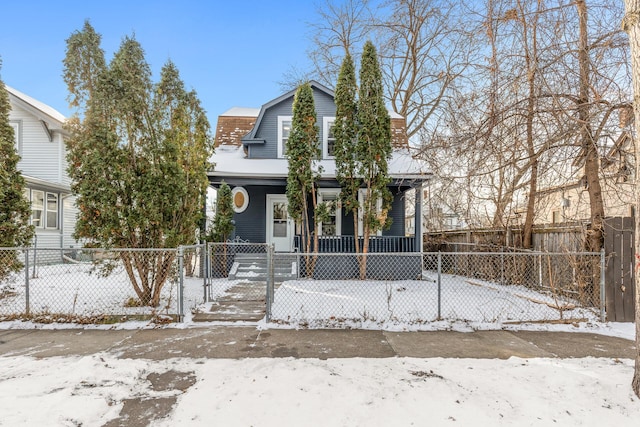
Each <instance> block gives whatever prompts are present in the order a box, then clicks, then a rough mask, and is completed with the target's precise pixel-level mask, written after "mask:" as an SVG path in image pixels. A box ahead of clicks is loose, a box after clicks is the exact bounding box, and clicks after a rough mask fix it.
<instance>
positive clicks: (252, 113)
mask: <svg viewBox="0 0 640 427" xmlns="http://www.w3.org/2000/svg"><path fill="white" fill-rule="evenodd" d="M259 112H260V109H259V108H240V107H234V108H231V109H230V110H228V111H226V112H224V113H223V114H221V115H220V116H219V117H218V124H217V125H216V136H215V145H216V147H217V146H220V145H238V146H239V145H241V144H242V137H243V136H244V135H246V134H248V133H249V132H250V131H251V129H252V128H253V125H255V124H256V119H257V118H258V113H259Z"/></svg>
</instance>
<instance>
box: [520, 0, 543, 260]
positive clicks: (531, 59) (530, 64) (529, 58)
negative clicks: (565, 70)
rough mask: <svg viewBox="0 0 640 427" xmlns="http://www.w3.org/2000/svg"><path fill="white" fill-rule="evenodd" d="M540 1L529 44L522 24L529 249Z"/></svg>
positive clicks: (527, 244) (528, 241)
mask: <svg viewBox="0 0 640 427" xmlns="http://www.w3.org/2000/svg"><path fill="white" fill-rule="evenodd" d="M540 7H541V5H540V2H538V11H537V12H536V15H535V17H534V18H533V20H532V23H531V25H532V28H531V46H527V44H528V43H529V40H528V35H527V33H528V31H527V21H526V20H525V19H524V18H523V19H522V25H523V27H524V36H525V37H524V43H525V49H526V51H525V59H526V63H527V85H528V89H529V94H528V99H527V152H528V154H529V159H531V176H530V177H529V198H528V201H527V213H526V216H525V220H524V230H523V235H522V247H524V248H525V249H531V247H532V246H533V242H532V235H533V216H534V214H535V205H536V190H537V189H538V159H537V153H536V149H535V146H534V135H533V120H534V118H535V115H536V73H537V71H538V16H539V15H538V14H539V10H540Z"/></svg>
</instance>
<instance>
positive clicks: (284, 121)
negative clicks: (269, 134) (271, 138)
mask: <svg viewBox="0 0 640 427" xmlns="http://www.w3.org/2000/svg"><path fill="white" fill-rule="evenodd" d="M291 120H292V117H291V116H278V158H283V157H284V156H285V153H286V149H287V141H288V140H289V135H290V134H291Z"/></svg>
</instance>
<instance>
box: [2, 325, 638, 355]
mask: <svg viewBox="0 0 640 427" xmlns="http://www.w3.org/2000/svg"><path fill="white" fill-rule="evenodd" d="M99 352H107V353H110V354H114V355H116V356H117V357H121V358H135V359H139V358H144V359H151V360H162V359H167V358H174V357H188V358H247V357H296V358H307V357H308V358H320V359H327V358H345V357H368V358H380V357H395V356H399V357H419V358H430V357H446V358H488V359H494V358H498V359H507V358H509V357H511V356H517V357H522V358H532V357H550V358H571V357H588V356H592V357H609V358H635V355H636V353H635V343H634V342H633V341H629V340H625V339H622V338H614V337H608V336H604V335H597V334H590V333H569V332H524V331H521V332H509V331H479V332H471V333H461V332H447V331H441V332H384V331H365V330H298V331H296V330H284V329H270V330H264V331H259V330H257V329H256V328H255V327H232V326H216V327H203V328H190V329H173V328H166V329H141V330H111V331H103V330H81V329H62V330H0V357H1V356H17V355H28V356H32V357H36V358H44V357H53V356H70V355H78V356H83V355H89V354H94V353H99Z"/></svg>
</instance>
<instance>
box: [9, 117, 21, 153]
mask: <svg viewBox="0 0 640 427" xmlns="http://www.w3.org/2000/svg"><path fill="white" fill-rule="evenodd" d="M9 125H11V127H12V128H13V138H14V140H15V147H16V152H17V153H18V154H22V153H21V148H22V144H20V123H19V122H9Z"/></svg>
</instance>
